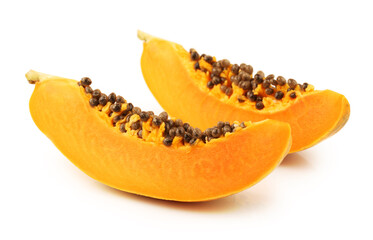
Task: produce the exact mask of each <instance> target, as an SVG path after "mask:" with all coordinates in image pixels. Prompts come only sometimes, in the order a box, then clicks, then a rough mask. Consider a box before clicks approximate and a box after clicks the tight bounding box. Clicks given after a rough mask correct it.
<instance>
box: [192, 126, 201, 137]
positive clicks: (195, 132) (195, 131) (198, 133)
mask: <svg viewBox="0 0 373 240" xmlns="http://www.w3.org/2000/svg"><path fill="white" fill-rule="evenodd" d="M192 135H193V137H195V138H201V137H202V131H201V129H199V128H195V129H193V133H192Z"/></svg>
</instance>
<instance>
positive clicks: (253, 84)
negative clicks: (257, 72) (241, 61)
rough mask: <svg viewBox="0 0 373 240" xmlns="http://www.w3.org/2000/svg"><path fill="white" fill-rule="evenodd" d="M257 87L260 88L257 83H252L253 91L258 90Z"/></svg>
mask: <svg viewBox="0 0 373 240" xmlns="http://www.w3.org/2000/svg"><path fill="white" fill-rule="evenodd" d="M257 87H258V83H257V82H255V81H252V82H251V88H252V89H256V88H257Z"/></svg>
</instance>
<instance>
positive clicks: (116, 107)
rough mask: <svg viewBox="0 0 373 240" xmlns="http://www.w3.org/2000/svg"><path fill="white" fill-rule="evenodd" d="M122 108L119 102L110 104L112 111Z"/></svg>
mask: <svg viewBox="0 0 373 240" xmlns="http://www.w3.org/2000/svg"><path fill="white" fill-rule="evenodd" d="M121 109H122V104H121V103H114V104H112V105H111V106H110V110H111V111H113V112H119V111H120V110H121Z"/></svg>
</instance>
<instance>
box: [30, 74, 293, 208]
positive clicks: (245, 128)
mask: <svg viewBox="0 0 373 240" xmlns="http://www.w3.org/2000/svg"><path fill="white" fill-rule="evenodd" d="M26 77H27V79H28V80H29V82H30V83H33V84H35V90H34V92H33V94H32V97H31V99H30V112H31V115H32V118H33V120H34V122H35V123H36V125H37V126H38V127H39V129H40V130H41V131H42V132H43V133H44V134H45V135H46V136H47V137H48V138H49V139H50V140H51V141H52V142H53V143H54V144H55V145H56V147H57V148H58V149H59V150H60V151H61V152H62V153H63V154H64V155H65V156H66V157H67V158H68V159H70V160H71V162H73V163H74V164H75V165H76V166H77V167H78V168H80V169H81V170H82V171H83V172H85V173H86V174H87V175H89V176H90V177H92V178H94V179H96V180H98V181H100V182H102V183H104V184H107V185H109V186H111V187H113V188H117V189H120V190H123V191H127V192H131V193H136V194H140V195H145V196H149V197H153V198H160V199H167V200H176V201H205V200H211V199H216V198H220V197H224V196H227V195H230V194H233V193H236V192H239V191H241V190H243V189H245V188H248V187H250V186H252V185H253V184H255V183H257V182H258V181H259V180H261V179H262V178H263V177H265V176H266V175H267V174H269V173H270V172H271V171H272V170H273V169H274V168H275V167H276V166H277V165H278V164H279V163H280V161H281V160H282V159H283V158H284V156H285V155H286V154H287V153H288V151H289V149H290V145H291V132H290V126H289V124H287V123H282V122H278V121H274V120H265V121H262V122H257V123H251V122H243V123H239V122H234V123H233V124H229V123H222V122H219V123H218V124H217V126H216V127H213V128H210V129H209V130H206V131H205V132H202V131H200V130H198V129H197V128H193V127H191V126H190V125H189V124H187V123H183V122H182V121H181V120H180V119H169V118H168V115H167V113H165V112H163V113H161V114H160V115H159V116H156V115H154V113H152V112H145V111H141V109H140V108H138V107H134V106H133V105H132V104H131V103H127V101H126V100H125V99H124V98H123V97H121V96H116V95H115V94H114V93H112V94H109V95H106V94H103V93H101V91H100V90H98V89H96V90H93V89H92V88H91V86H90V84H91V80H90V79H89V78H82V80H81V81H79V82H77V81H75V80H71V79H66V78H61V77H55V76H51V75H47V74H42V73H39V72H35V71H30V72H28V73H27V74H26Z"/></svg>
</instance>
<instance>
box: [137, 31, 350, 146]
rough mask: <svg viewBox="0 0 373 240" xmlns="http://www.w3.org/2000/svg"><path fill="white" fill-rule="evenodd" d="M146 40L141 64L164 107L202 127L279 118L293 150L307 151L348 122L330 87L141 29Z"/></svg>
mask: <svg viewBox="0 0 373 240" xmlns="http://www.w3.org/2000/svg"><path fill="white" fill-rule="evenodd" d="M138 37H139V38H140V39H141V40H144V44H143V47H144V49H143V53H142V57H141V68H142V73H143V76H144V79H145V81H146V83H147V85H148V87H149V88H150V90H151V92H152V93H153V95H154V96H155V98H156V99H157V101H158V102H159V103H160V105H161V106H162V107H163V108H164V109H165V110H166V111H167V112H169V113H170V114H172V115H173V116H175V117H179V118H182V119H184V120H186V121H188V122H190V123H191V124H193V125H195V126H198V127H200V128H203V129H204V128H207V127H209V126H211V125H212V124H214V122H216V121H218V120H222V121H233V120H238V121H247V120H250V121H261V120H264V119H275V120H279V121H283V122H287V123H289V124H290V126H291V128H292V139H293V143H292V147H291V149H290V152H297V151H301V150H304V149H307V148H309V147H311V146H313V145H315V144H317V143H319V142H320V141H322V140H323V139H325V138H327V137H329V136H332V135H333V134H334V133H336V132H338V131H339V130H340V129H341V128H342V127H343V126H344V125H345V124H346V122H347V120H348V118H349V115H350V105H349V103H348V101H347V99H346V98H345V97H344V96H343V95H341V94H339V93H336V92H333V91H331V90H322V91H320V90H314V86H313V85H311V84H308V83H303V84H298V83H297V81H296V80H294V79H288V80H287V81H286V79H285V78H284V77H282V76H278V77H277V78H276V77H275V76H274V75H273V74H269V75H267V76H265V74H264V73H263V72H262V71H258V72H257V73H254V71H253V67H252V66H251V65H247V64H240V65H238V64H231V63H230V61H229V60H227V59H222V60H219V61H218V60H216V58H215V57H212V56H209V55H206V54H202V55H200V54H199V53H198V52H197V51H196V50H194V49H191V50H190V51H189V52H188V51H186V50H185V49H184V48H183V47H182V46H181V45H179V44H177V43H173V42H170V41H167V40H163V39H160V38H157V37H153V36H151V35H149V34H146V33H144V32H141V31H139V32H138Z"/></svg>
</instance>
